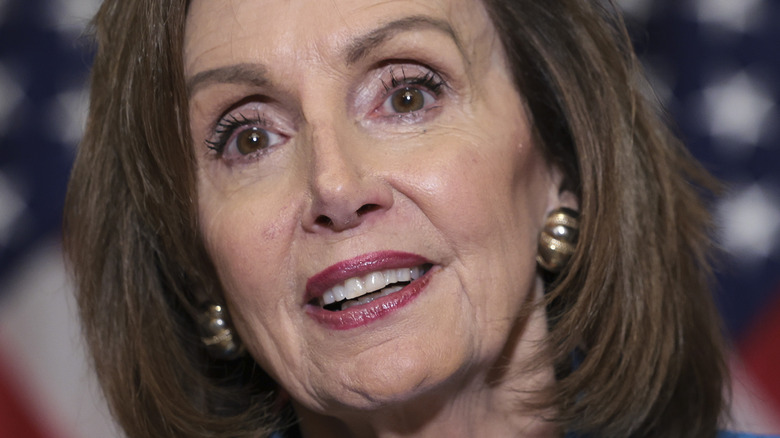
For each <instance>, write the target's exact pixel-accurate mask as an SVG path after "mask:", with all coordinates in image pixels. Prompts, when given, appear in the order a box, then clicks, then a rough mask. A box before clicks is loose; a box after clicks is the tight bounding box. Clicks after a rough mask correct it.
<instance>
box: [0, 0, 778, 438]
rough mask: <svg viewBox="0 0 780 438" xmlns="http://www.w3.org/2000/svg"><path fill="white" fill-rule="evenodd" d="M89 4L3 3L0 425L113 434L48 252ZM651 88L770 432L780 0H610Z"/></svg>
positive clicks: (79, 124)
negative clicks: (708, 190)
mask: <svg viewBox="0 0 780 438" xmlns="http://www.w3.org/2000/svg"><path fill="white" fill-rule="evenodd" d="M98 3H99V1H98V0H27V1H25V2H21V1H11V0H0V437H40V438H77V437H119V436H121V433H120V432H119V431H118V430H117V428H116V426H115V425H114V423H113V422H112V420H111V418H110V416H109V415H108V413H107V411H106V408H105V405H104V403H103V401H102V400H101V398H100V392H99V390H98V389H97V384H96V383H95V381H94V377H93V376H92V375H91V374H90V372H89V367H88V365H87V360H86V359H85V356H84V348H83V345H82V343H81V341H80V337H79V328H78V323H77V322H76V319H75V305H74V302H73V299H72V297H71V294H72V287H71V286H70V284H69V282H68V278H67V275H66V274H65V270H64V267H63V261H62V256H61V254H60V250H61V249H60V244H59V239H60V235H59V234H60V222H61V218H62V214H61V209H62V204H63V197H64V193H65V186H66V183H67V178H68V172H69V169H70V166H71V163H72V160H73V157H74V152H75V145H76V143H77V142H78V139H79V137H80V135H81V132H82V128H83V124H84V120H85V114H86V109H87V91H86V85H87V74H88V70H89V65H90V60H91V53H92V46H91V44H90V42H89V40H88V39H85V38H84V29H85V26H86V25H87V23H88V21H89V17H91V16H92V14H93V13H94V11H95V10H96V9H97V6H98ZM620 4H621V6H622V7H623V8H624V10H625V11H626V14H627V20H628V24H629V27H630V29H631V34H632V37H633V39H634V41H635V44H636V46H637V50H638V52H639V54H640V58H641V60H642V62H643V63H644V64H645V66H646V69H647V71H648V73H649V74H650V76H651V81H652V83H653V85H654V90H655V93H656V95H657V98H658V99H660V100H661V102H663V104H664V106H665V107H666V109H667V110H668V111H669V113H670V114H671V115H672V116H673V118H674V120H675V121H676V123H677V125H678V130H679V132H680V135H681V136H682V137H683V139H684V140H685V141H686V143H687V144H688V145H689V147H690V149H691V151H692V152H693V153H694V155H696V156H697V157H698V158H699V159H700V160H701V161H702V162H703V163H704V164H705V165H706V166H707V167H708V168H709V169H710V170H711V171H712V172H713V173H714V174H715V175H716V176H718V177H720V178H721V179H722V180H724V181H725V182H727V183H728V187H729V189H728V192H727V193H726V195H725V196H724V197H723V198H722V199H719V200H718V201H717V204H716V213H717V218H718V221H719V225H720V230H721V234H720V241H721V244H722V246H723V247H724V248H725V249H726V250H727V252H728V254H729V255H728V257H727V258H726V259H725V262H724V263H723V264H722V265H721V267H720V268H719V272H718V279H719V284H718V287H717V290H716V298H717V300H718V303H719V306H720V309H721V310H722V313H723V318H724V321H725V326H726V327H725V329H726V331H727V332H728V334H729V335H730V337H731V339H732V341H733V348H734V352H733V359H732V361H731V362H732V366H733V369H734V380H735V382H734V388H735V394H734V397H735V401H734V405H735V406H734V416H735V420H734V421H735V424H734V425H733V428H735V429H740V430H747V431H753V432H764V433H772V432H774V433H780V107H779V106H778V103H779V102H780V2H778V1H776V0H622V1H621V2H620Z"/></svg>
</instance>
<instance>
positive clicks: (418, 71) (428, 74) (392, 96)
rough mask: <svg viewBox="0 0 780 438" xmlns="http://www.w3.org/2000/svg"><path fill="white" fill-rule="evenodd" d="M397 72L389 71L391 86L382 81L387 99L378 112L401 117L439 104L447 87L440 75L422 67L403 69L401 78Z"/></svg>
mask: <svg viewBox="0 0 780 438" xmlns="http://www.w3.org/2000/svg"><path fill="white" fill-rule="evenodd" d="M397 71H398V69H391V70H389V71H388V74H389V75H390V80H389V84H388V82H385V81H382V85H383V87H384V89H385V97H384V101H382V104H381V105H380V106H379V108H378V110H379V112H381V113H383V114H385V115H391V116H399V117H400V116H404V115H411V114H413V113H417V112H420V111H425V110H428V109H430V108H432V107H433V105H435V104H436V103H437V102H438V100H439V98H440V96H441V94H442V91H443V87H446V83H445V82H444V80H443V79H442V78H441V77H440V76H439V75H438V74H436V73H434V72H432V71H430V70H428V69H423V68H422V67H421V66H413V67H411V68H401V69H400V76H398V75H397ZM407 71H408V72H407ZM412 73H414V74H412Z"/></svg>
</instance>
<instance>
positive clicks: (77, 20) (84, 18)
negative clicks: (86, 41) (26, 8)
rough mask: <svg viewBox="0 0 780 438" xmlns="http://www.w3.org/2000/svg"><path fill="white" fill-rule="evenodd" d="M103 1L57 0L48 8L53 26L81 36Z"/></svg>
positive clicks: (48, 16)
mask: <svg viewBox="0 0 780 438" xmlns="http://www.w3.org/2000/svg"><path fill="white" fill-rule="evenodd" d="M100 1H101V0H56V1H52V2H50V5H48V7H47V8H46V12H47V17H46V18H47V19H48V22H49V23H51V25H52V26H53V27H54V28H55V29H57V30H60V31H62V32H65V33H71V34H76V35H78V34H80V33H81V32H82V31H83V30H84V29H85V28H86V27H87V25H88V24H89V21H90V20H91V19H92V17H93V16H94V15H95V13H96V12H97V10H98V7H99V6H100Z"/></svg>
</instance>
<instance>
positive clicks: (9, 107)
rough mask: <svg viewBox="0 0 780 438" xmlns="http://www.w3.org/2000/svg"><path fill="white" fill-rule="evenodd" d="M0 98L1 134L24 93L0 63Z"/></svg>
mask: <svg viewBox="0 0 780 438" xmlns="http://www.w3.org/2000/svg"><path fill="white" fill-rule="evenodd" d="M0 1H2V0H0ZM0 96H2V98H0V134H3V133H5V131H6V129H7V127H8V123H9V117H10V115H11V113H13V111H14V110H15V109H16V106H17V105H19V103H20V102H21V101H22V99H23V98H24V92H23V91H22V87H21V86H20V85H19V83H18V82H17V81H16V80H15V79H14V78H13V77H12V76H11V74H10V72H9V71H8V70H6V69H5V67H4V66H3V64H2V63H0Z"/></svg>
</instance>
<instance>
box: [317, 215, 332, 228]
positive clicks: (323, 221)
mask: <svg viewBox="0 0 780 438" xmlns="http://www.w3.org/2000/svg"><path fill="white" fill-rule="evenodd" d="M314 222H315V223H316V224H317V225H321V226H323V227H329V226H331V225H333V221H332V220H331V219H330V218H329V217H327V216H325V215H324V214H321V215H319V216H317V219H315V220H314Z"/></svg>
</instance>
